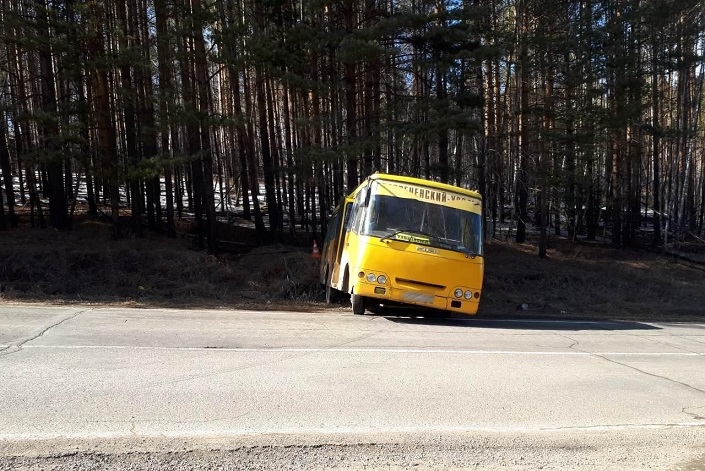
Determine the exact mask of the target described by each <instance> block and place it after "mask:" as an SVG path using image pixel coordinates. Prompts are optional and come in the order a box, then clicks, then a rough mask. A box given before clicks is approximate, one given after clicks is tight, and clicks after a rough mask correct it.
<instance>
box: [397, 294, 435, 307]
mask: <svg viewBox="0 0 705 471" xmlns="http://www.w3.org/2000/svg"><path fill="white" fill-rule="evenodd" d="M401 299H402V301H406V302H409V303H425V304H433V301H435V300H436V297H435V296H434V295H432V294H428V293H420V292H418V291H404V293H402V295H401Z"/></svg>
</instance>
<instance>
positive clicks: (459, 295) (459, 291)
mask: <svg viewBox="0 0 705 471" xmlns="http://www.w3.org/2000/svg"><path fill="white" fill-rule="evenodd" d="M453 294H454V295H455V297H456V298H462V297H463V290H462V289H460V288H456V289H455V292H454V293H453Z"/></svg>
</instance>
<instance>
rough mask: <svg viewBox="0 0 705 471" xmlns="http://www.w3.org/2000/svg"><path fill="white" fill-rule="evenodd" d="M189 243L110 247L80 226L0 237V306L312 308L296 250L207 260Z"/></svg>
mask: <svg viewBox="0 0 705 471" xmlns="http://www.w3.org/2000/svg"><path fill="white" fill-rule="evenodd" d="M191 247H192V242H191V239H188V238H179V239H168V238H166V237H159V236H154V235H146V236H145V237H140V238H128V239H123V240H117V241H116V240H113V239H112V233H111V231H110V227H109V226H108V225H106V224H103V223H98V222H95V221H88V222H83V223H79V224H76V225H75V226H74V229H73V230H72V231H70V232H57V231H54V230H50V229H49V230H39V229H29V228H20V229H15V230H12V231H10V232H5V233H1V235H0V260H1V261H2V262H1V263H0V296H1V299H3V300H6V301H32V302H55V303H65V302H86V303H110V304H116V303H117V304H125V303H127V304H130V305H135V306H179V307H204V306H207V307H220V306H223V307H233V306H247V307H250V308H257V307H263V308H266V307H271V306H272V305H281V304H283V303H288V302H291V301H296V302H297V303H299V304H304V305H305V304H307V303H313V302H315V301H317V300H320V298H321V294H320V291H321V290H320V287H319V285H318V282H317V278H316V276H317V269H318V267H317V262H316V261H315V260H313V259H312V258H311V256H310V254H308V252H306V251H304V250H300V249H297V248H292V247H284V246H267V247H261V248H257V249H255V250H253V251H252V252H250V253H248V254H245V255H236V254H222V255H219V256H217V257H216V256H212V255H208V254H207V253H205V252H204V251H198V250H193V249H192V248H191Z"/></svg>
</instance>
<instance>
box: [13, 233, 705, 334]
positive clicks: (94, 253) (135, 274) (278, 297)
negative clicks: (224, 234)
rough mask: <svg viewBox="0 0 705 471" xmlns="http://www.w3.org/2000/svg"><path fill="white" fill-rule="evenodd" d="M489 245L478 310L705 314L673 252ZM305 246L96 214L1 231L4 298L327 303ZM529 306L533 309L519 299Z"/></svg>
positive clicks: (702, 293)
mask: <svg viewBox="0 0 705 471" xmlns="http://www.w3.org/2000/svg"><path fill="white" fill-rule="evenodd" d="M536 253H537V250H536V247H535V246H533V245H529V244H513V243H507V242H496V241H494V242H491V243H488V244H487V246H486V258H485V273H486V277H485V286H484V291H483V299H482V303H481V308H480V315H485V316H494V315H517V314H519V315H531V316H535V315H538V316H561V317H587V318H613V319H615V318H618V319H630V320H676V321H677V320H684V321H685V320H703V319H705V270H703V269H702V268H698V267H693V266H688V265H684V264H683V263H681V262H678V261H676V260H675V259H674V258H672V257H668V256H664V255H659V254H654V253H648V252H637V251H626V250H614V249H610V248H605V247H601V246H598V245H594V244H569V243H566V242H562V243H559V241H553V248H552V249H551V250H550V251H549V257H548V258H547V259H543V260H542V259H539V258H538V256H537V255H536ZM317 277H318V264H317V261H316V260H314V259H312V258H311V256H310V253H309V251H308V250H307V249H305V248H304V249H300V248H296V247H289V246H282V245H277V246H264V247H260V248H257V249H255V250H253V251H252V252H250V253H247V254H244V255H237V254H222V255H219V256H217V257H215V256H211V255H208V254H206V253H205V252H203V251H197V250H193V249H192V248H191V241H190V239H167V238H164V237H157V236H153V235H146V236H145V237H141V238H129V239H125V240H119V241H115V240H112V237H111V231H110V228H109V226H107V225H105V224H103V223H100V222H97V221H94V220H90V219H85V220H84V221H83V222H79V223H77V224H75V226H74V229H73V230H72V231H70V232H56V231H53V230H39V229H30V228H20V229H15V230H12V231H9V232H4V233H0V300H4V301H23V302H27V301H30V302H44V303H74V302H82V303H108V304H128V305H133V306H145V307H147V306H163V307H193V308H196V307H229V308H237V307H247V308H250V309H275V308H281V309H283V308H286V309H299V310H303V309H307V310H310V309H323V308H324V305H323V290H322V288H321V286H320V285H319V284H318V278H317ZM522 305H525V307H526V309H522V308H521V307H520V306H522Z"/></svg>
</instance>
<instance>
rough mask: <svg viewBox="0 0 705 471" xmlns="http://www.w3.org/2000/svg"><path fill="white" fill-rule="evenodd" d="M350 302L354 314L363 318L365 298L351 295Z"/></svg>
mask: <svg viewBox="0 0 705 471" xmlns="http://www.w3.org/2000/svg"><path fill="white" fill-rule="evenodd" d="M350 302H351V303H352V312H353V314H357V315H358V316H361V315H363V314H364V313H365V298H364V297H362V296H360V295H359V294H355V293H353V294H351V295H350Z"/></svg>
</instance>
